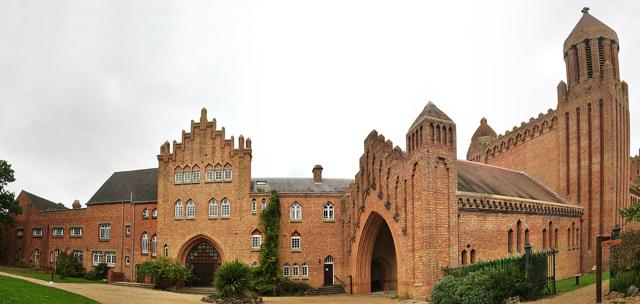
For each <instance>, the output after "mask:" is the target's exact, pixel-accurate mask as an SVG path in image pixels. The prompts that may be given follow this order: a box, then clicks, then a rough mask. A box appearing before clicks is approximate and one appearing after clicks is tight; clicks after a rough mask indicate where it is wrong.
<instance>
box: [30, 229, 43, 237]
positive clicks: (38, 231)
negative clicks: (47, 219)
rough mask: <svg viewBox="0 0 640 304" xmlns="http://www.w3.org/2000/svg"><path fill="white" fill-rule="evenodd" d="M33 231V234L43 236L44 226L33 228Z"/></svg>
mask: <svg viewBox="0 0 640 304" xmlns="http://www.w3.org/2000/svg"><path fill="white" fill-rule="evenodd" d="M31 233H32V234H33V236H42V228H33V229H31Z"/></svg>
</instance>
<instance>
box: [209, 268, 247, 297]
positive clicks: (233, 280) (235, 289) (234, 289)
mask: <svg viewBox="0 0 640 304" xmlns="http://www.w3.org/2000/svg"><path fill="white" fill-rule="evenodd" d="M251 276H252V274H251V269H250V268H249V266H247V265H245V264H243V263H241V262H239V261H238V260H235V261H233V262H228V263H224V265H222V266H221V267H220V268H219V269H218V270H217V271H216V274H215V275H214V277H213V286H214V287H215V288H216V289H217V290H218V292H220V295H221V296H223V297H225V298H235V299H242V298H245V297H246V296H247V294H248V291H249V289H250V288H251Z"/></svg>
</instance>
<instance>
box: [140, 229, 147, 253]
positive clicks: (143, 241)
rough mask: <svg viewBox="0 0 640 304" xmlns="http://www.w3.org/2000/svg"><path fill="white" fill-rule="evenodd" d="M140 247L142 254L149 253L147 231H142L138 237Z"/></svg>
mask: <svg viewBox="0 0 640 304" xmlns="http://www.w3.org/2000/svg"><path fill="white" fill-rule="evenodd" d="M140 248H141V250H142V254H147V253H149V237H148V236H147V233H146V232H144V233H142V237H141V238H140Z"/></svg>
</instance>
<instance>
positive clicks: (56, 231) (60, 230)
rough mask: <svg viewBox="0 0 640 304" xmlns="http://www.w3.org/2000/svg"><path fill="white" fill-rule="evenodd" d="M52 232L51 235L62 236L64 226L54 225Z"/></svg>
mask: <svg viewBox="0 0 640 304" xmlns="http://www.w3.org/2000/svg"><path fill="white" fill-rule="evenodd" d="M52 232H53V236H63V235H64V228H62V227H54V228H53V230H52Z"/></svg>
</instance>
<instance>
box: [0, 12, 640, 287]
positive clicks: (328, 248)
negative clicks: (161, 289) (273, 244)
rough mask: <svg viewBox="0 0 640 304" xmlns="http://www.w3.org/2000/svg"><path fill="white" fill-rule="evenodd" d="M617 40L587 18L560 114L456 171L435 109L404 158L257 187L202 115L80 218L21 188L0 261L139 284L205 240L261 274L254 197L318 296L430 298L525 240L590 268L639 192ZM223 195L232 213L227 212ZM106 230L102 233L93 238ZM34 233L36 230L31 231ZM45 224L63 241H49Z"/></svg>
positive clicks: (568, 51) (482, 132)
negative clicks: (75, 233) (275, 200)
mask: <svg viewBox="0 0 640 304" xmlns="http://www.w3.org/2000/svg"><path fill="white" fill-rule="evenodd" d="M618 45H619V40H618V37H617V34H616V33H615V32H614V31H613V30H612V29H611V28H609V27H608V26H606V25H605V24H603V23H602V22H600V21H599V20H597V19H595V18H594V17H593V16H591V15H590V14H589V13H588V10H584V11H583V16H582V18H581V19H580V21H579V22H578V24H577V25H576V27H575V28H574V30H573V31H572V32H571V34H570V35H569V37H568V38H567V39H566V41H565V43H564V49H563V56H564V58H565V63H566V70H567V80H566V81H560V83H559V84H558V87H557V90H558V102H557V107H556V109H549V110H548V111H546V113H544V114H543V113H540V114H539V115H537V116H536V117H532V118H531V119H529V121H527V122H522V123H521V124H520V126H516V127H514V128H513V129H512V130H510V131H507V132H505V133H504V134H500V135H498V134H496V132H495V131H493V129H492V128H491V127H490V126H489V124H488V122H487V119H485V118H482V119H481V122H480V126H479V127H478V130H477V131H476V132H475V133H474V135H473V137H472V141H471V144H470V145H469V148H468V151H467V160H466V161H464V160H458V159H457V157H456V156H457V147H458V141H457V134H456V133H457V129H456V124H455V122H454V121H453V120H452V119H451V118H449V117H448V116H447V115H446V114H445V113H444V112H443V111H441V110H440V109H439V108H438V107H436V105H435V104H433V103H431V102H429V104H427V105H426V106H425V107H424V109H423V111H422V112H421V113H420V114H419V115H418V117H417V118H416V119H415V121H414V122H413V123H412V124H411V126H410V127H409V129H408V130H407V134H406V138H405V140H406V143H405V144H406V146H405V147H406V148H405V150H402V149H401V148H400V147H398V146H394V144H393V143H392V142H391V141H390V140H388V139H385V137H384V136H383V135H381V134H378V132H377V131H375V130H373V131H371V133H370V134H369V135H368V136H367V137H366V138H365V140H364V142H363V152H362V155H361V156H360V158H359V160H358V163H359V170H358V172H356V174H355V176H354V178H353V179H330V178H323V177H322V170H323V168H322V166H320V165H315V166H314V167H313V169H312V172H311V174H309V176H308V177H307V178H280V179H278V178H260V177H253V176H252V174H251V161H252V155H253V154H252V146H251V139H249V138H246V139H245V137H244V136H242V135H240V136H239V137H238V139H237V140H236V139H235V138H234V137H233V136H231V137H230V138H228V137H227V134H226V132H225V128H224V127H219V126H218V124H217V121H216V119H213V120H209V119H208V117H207V110H206V109H202V111H201V113H200V118H199V120H198V121H191V125H190V130H189V132H187V131H184V130H183V131H182V137H181V139H180V141H173V143H169V142H168V141H167V142H165V143H164V144H162V145H161V147H160V151H159V154H158V155H157V156H156V157H157V160H158V167H157V168H152V169H143V170H135V171H123V172H116V173H114V174H113V175H112V176H111V177H110V178H109V179H108V180H107V181H106V182H105V184H104V185H103V186H102V187H101V188H100V189H99V190H98V191H97V192H96V194H95V195H94V196H93V197H92V198H91V199H90V200H89V201H88V202H87V204H86V207H84V208H82V207H81V206H80V204H79V203H77V202H76V203H74V204H73V208H72V209H67V208H66V207H64V206H62V205H60V204H56V203H53V202H50V201H48V200H46V199H44V198H41V197H38V196H36V195H33V194H31V193H28V192H26V191H23V192H21V193H20V194H19V195H18V198H17V199H18V202H19V204H20V205H21V206H22V208H23V209H24V212H23V213H22V214H21V215H18V216H17V217H16V225H15V226H13V227H1V230H0V233H2V236H3V238H4V239H5V240H9V242H8V243H7V246H6V248H5V260H4V261H3V262H4V263H12V262H14V261H15V260H17V259H18V260H26V261H28V262H31V263H37V264H38V265H39V267H41V268H49V267H52V264H51V259H50V256H51V254H52V253H53V252H54V250H56V249H59V250H62V251H66V252H68V253H73V252H74V251H76V250H79V251H81V252H82V253H83V256H84V258H83V265H84V266H85V268H87V269H90V268H91V267H92V253H93V252H113V253H115V255H116V261H115V263H114V265H112V266H113V267H112V269H113V270H114V271H116V272H123V274H124V276H123V277H124V280H133V278H135V277H136V275H135V265H137V264H140V263H142V262H144V261H147V260H149V259H154V258H156V257H158V256H161V255H164V254H165V253H166V254H167V255H168V256H170V257H173V258H176V259H178V260H179V261H180V262H181V263H183V264H189V263H190V262H189V261H192V260H190V253H192V252H193V250H197V249H198V246H199V244H202V243H203V242H204V244H207V246H208V247H207V248H213V251H215V252H216V253H217V256H218V257H219V260H216V261H214V262H215V263H224V262H228V261H232V260H239V261H242V262H244V263H247V264H249V265H255V264H256V263H258V261H259V250H257V249H256V248H252V246H251V239H252V235H262V233H263V231H264V230H263V227H261V225H260V213H261V210H262V208H263V203H262V202H263V200H264V201H266V202H268V200H269V193H270V190H272V189H275V190H278V192H279V198H280V203H281V208H282V214H281V215H282V220H281V236H280V239H279V253H280V264H281V265H280V266H281V270H282V269H283V268H284V267H285V265H288V266H289V276H288V277H286V278H287V279H290V280H293V281H300V282H306V283H308V284H310V285H311V286H313V287H320V286H322V285H324V284H344V285H345V286H351V285H353V291H354V292H355V293H369V292H372V291H376V290H382V289H384V288H390V289H392V290H396V291H397V293H398V295H401V296H408V297H411V298H417V299H425V298H428V297H429V296H430V294H431V290H432V289H433V287H434V285H435V284H436V283H437V281H438V280H439V279H441V278H442V276H443V271H442V269H443V268H444V267H447V266H460V265H462V264H469V263H473V262H477V261H480V260H490V259H496V258H502V257H508V256H514V255H519V254H522V253H523V252H524V245H525V243H529V244H531V245H532V247H533V249H534V250H543V249H549V248H554V249H557V250H558V253H557V256H556V257H557V259H558V260H557V262H556V267H557V269H556V274H557V275H558V277H559V278H566V277H569V276H572V275H573V274H575V273H580V272H587V271H590V270H591V268H592V267H593V265H594V259H595V256H594V254H595V237H596V236H597V235H600V234H609V233H610V231H611V228H612V227H613V226H614V225H621V226H622V229H623V230H629V229H637V228H638V224H636V223H627V222H625V221H624V220H623V219H621V218H620V217H619V215H618V213H617V211H618V209H619V208H623V207H628V206H630V205H631V204H636V203H638V201H639V198H640V193H637V192H636V191H635V190H631V191H630V190H629V186H630V185H631V184H633V183H635V181H636V177H637V176H638V175H640V169H639V168H640V165H638V164H639V163H640V161H639V160H638V159H639V156H635V157H630V155H629V152H628V151H629V150H630V149H629V132H630V130H629V98H628V86H627V84H626V83H625V82H624V81H622V80H621V79H620V74H619V70H620V67H619V62H618V50H619V46H618ZM329 165H330V164H329ZM310 167H311V166H310ZM328 167H329V168H330V166H328ZM218 170H220V176H217V174H216V172H217V171H218ZM226 171H230V172H231V176H230V178H226V176H225V172H226ZM185 172H187V173H190V172H199V180H197V181H195V180H194V179H193V176H192V175H191V176H190V177H191V178H190V179H189V180H188V181H185V180H184V176H185V175H184V174H185ZM208 172H211V173H208ZM210 174H211V175H210ZM176 175H178V176H179V177H180V178H179V180H178V181H177V180H176ZM209 177H213V178H212V179H210V178H209ZM218 177H221V178H220V179H218ZM212 201H215V202H216V204H217V205H216V211H217V212H216V213H215V214H213V213H210V211H209V208H210V202H212ZM223 201H226V202H228V203H229V210H230V214H229V216H223V214H222V203H223ZM178 202H180V203H181V204H182V213H183V215H182V216H179V214H176V204H177V203H178ZM189 202H193V208H195V213H194V216H193V217H191V216H188V214H187V212H188V209H189V208H190V207H188V205H189V204H190V203H189ZM294 205H295V206H300V207H301V216H300V218H297V217H293V218H292V216H291V213H290V210H291V207H292V206H294ZM325 206H331V207H332V209H331V210H332V212H333V217H332V218H325V217H324V211H325ZM145 209H147V210H148V212H149V214H148V215H149V216H147V217H144V216H143V210H145ZM153 210H157V216H152V211H153ZM105 223H108V224H110V227H111V237H110V238H109V239H108V240H100V239H99V227H100V224H105ZM73 227H81V228H82V229H83V231H82V236H79V237H71V236H70V229H71V228H73ZM126 227H130V233H127V228H126ZM34 228H41V229H42V236H33V235H32V231H33V229H34ZM54 228H63V229H64V235H63V236H60V237H57V236H54V235H53V229H54ZM19 231H21V232H22V233H23V235H22V236H20V237H19V236H18V233H19ZM143 233H146V234H147V235H148V237H149V242H151V237H152V236H154V235H155V236H157V254H156V255H155V256H154V255H153V254H152V253H151V249H149V253H146V254H143V253H142V250H141V249H142V248H141V247H142V244H141V241H142V235H143ZM292 236H297V237H300V248H299V249H295V248H292V242H291V240H292ZM150 246H151V243H149V248H150ZM36 251H37V252H40V258H39V260H38V261H36V255H35V254H34V252H36ZM126 257H128V258H129V261H130V263H129V264H128V265H127V264H126V263H124V261H125V258H126ZM212 261H213V260H212ZM329 261H331V262H332V263H333V264H332V265H328V264H327V265H325V262H329ZM207 265H208V266H206V267H211V268H212V269H211V270H213V271H215V268H216V267H217V266H218V264H207ZM294 265H297V266H298V275H297V276H294ZM303 265H305V266H307V267H308V275H307V276H303V271H302V266H303ZM190 266H192V267H194V269H196V268H195V267H203V266H201V265H200V266H198V265H195V264H192V265H190ZM329 266H330V267H329ZM331 267H332V268H333V271H332V272H331V273H328V274H327V275H326V274H325V271H326V270H327V269H331ZM211 273H213V272H211ZM205 283H207V280H205Z"/></svg>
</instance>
